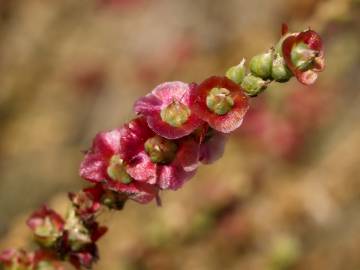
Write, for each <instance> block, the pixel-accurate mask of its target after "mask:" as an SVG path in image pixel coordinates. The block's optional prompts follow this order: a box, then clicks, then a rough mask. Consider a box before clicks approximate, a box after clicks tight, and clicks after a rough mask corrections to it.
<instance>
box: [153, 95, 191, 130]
mask: <svg viewBox="0 0 360 270" xmlns="http://www.w3.org/2000/svg"><path fill="white" fill-rule="evenodd" d="M190 114H191V111H190V109H189V107H188V106H186V105H185V104H183V103H181V102H179V101H173V102H172V103H170V104H169V105H168V106H167V107H166V108H164V109H162V110H161V113H160V116H161V119H162V120H163V121H164V122H166V123H168V124H169V125H170V126H173V127H181V126H182V125H183V124H184V123H185V122H186V121H187V120H188V119H189V117H190Z"/></svg>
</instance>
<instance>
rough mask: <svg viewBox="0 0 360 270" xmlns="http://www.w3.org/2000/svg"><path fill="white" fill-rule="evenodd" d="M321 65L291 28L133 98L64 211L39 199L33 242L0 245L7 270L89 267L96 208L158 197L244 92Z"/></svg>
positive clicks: (309, 34)
mask: <svg viewBox="0 0 360 270" xmlns="http://www.w3.org/2000/svg"><path fill="white" fill-rule="evenodd" d="M323 68H324V52H323V48H322V42H321V39H320V37H319V35H318V34H317V33H316V32H314V31H312V30H306V31H303V32H300V33H289V32H288V29H287V27H286V26H283V31H282V37H281V39H280V41H279V42H278V43H277V45H276V46H274V47H273V48H271V49H270V50H269V51H267V52H265V53H263V54H259V55H257V56H254V57H253V58H252V59H251V60H250V62H249V71H247V70H246V68H245V60H243V61H241V63H240V64H239V65H237V66H234V67H231V68H230V69H229V70H228V71H227V72H226V76H212V77H210V78H208V79H206V80H204V81H203V82H201V83H200V84H196V83H191V84H188V83H184V82H166V83H163V84H160V85H159V86H157V87H155V89H154V90H153V91H152V92H151V93H150V94H148V95H146V96H145V97H142V98H140V99H139V100H138V101H136V103H135V105H134V111H135V112H136V114H137V117H136V118H135V119H133V120H131V121H130V122H128V123H127V124H125V125H123V126H122V127H119V128H116V129H114V130H111V131H105V132H100V133H99V134H97V135H96V137H95V138H94V140H93V144H92V147H91V148H90V150H89V151H87V152H86V154H85V157H84V160H83V161H82V163H81V165H80V176H81V177H82V178H83V179H85V180H87V181H88V182H90V183H92V186H90V187H88V188H85V189H83V190H81V191H80V192H78V193H70V194H69V199H70V201H71V207H70V209H69V210H68V213H67V215H66V217H65V218H64V217H62V216H60V215H59V214H58V213H56V212H55V211H54V210H52V209H49V208H48V207H47V206H43V207H42V208H40V209H39V210H38V211H36V212H34V213H33V214H32V215H31V216H30V217H29V219H28V221H27V225H28V226H29V228H30V229H31V230H32V232H33V235H34V240H35V242H36V243H37V244H38V246H39V249H38V250H36V251H34V252H26V251H24V250H16V249H11V250H6V251H4V252H2V253H0V265H2V267H3V269H5V270H61V269H63V268H62V266H61V264H60V263H59V262H60V261H67V262H70V263H71V264H72V265H73V266H74V267H75V268H77V269H84V268H85V269H91V267H92V265H93V263H94V262H96V260H97V259H98V250H97V245H96V242H97V240H98V239H99V238H100V237H101V236H103V235H104V234H105V233H106V231H107V228H106V227H104V226H100V225H99V224H98V222H97V221H96V216H97V214H98V213H99V211H101V209H102V208H108V209H114V210H121V209H122V208H123V207H124V204H125V203H126V201H127V200H129V199H130V200H133V201H136V202H138V203H141V204H146V203H149V202H151V201H153V200H156V201H157V203H158V204H159V205H160V204H161V201H160V195H159V193H160V191H162V190H169V189H170V190H176V189H179V188H180V187H182V186H183V184H184V183H185V182H186V181H188V180H190V179H191V178H192V177H193V176H194V175H195V173H196V170H197V168H198V167H199V165H200V164H201V163H202V164H211V163H213V162H215V161H216V160H218V159H219V158H220V157H221V156H222V154H223V152H224V147H225V143H226V140H227V138H228V134H229V133H231V132H233V131H234V130H236V129H237V128H239V127H240V125H241V123H242V121H243V119H244V116H245V114H246V112H247V111H248V109H249V103H248V100H249V97H253V96H256V95H258V94H259V93H260V92H262V91H263V90H264V89H265V88H266V87H267V85H268V84H269V83H270V82H272V81H277V82H286V81H288V80H289V79H290V78H291V77H293V76H295V77H296V78H297V79H298V80H299V81H300V82H301V83H304V84H312V83H314V82H315V80H316V78H317V72H319V71H321V70H322V69H323Z"/></svg>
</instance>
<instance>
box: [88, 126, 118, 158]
mask: <svg viewBox="0 0 360 270" xmlns="http://www.w3.org/2000/svg"><path fill="white" fill-rule="evenodd" d="M120 137H121V130H120V129H114V130H111V131H106V132H100V133H98V134H97V135H96V137H95V139H94V141H93V146H92V152H94V153H101V154H103V155H104V156H112V155H113V154H114V153H117V152H118V151H119V149H120Z"/></svg>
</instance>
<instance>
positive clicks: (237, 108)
mask: <svg viewBox="0 0 360 270" xmlns="http://www.w3.org/2000/svg"><path fill="white" fill-rule="evenodd" d="M191 101H192V103H191V109H192V110H193V111H194V113H195V114H196V115H197V116H198V117H199V118H201V119H202V120H204V121H206V122H207V123H208V124H209V126H210V127H212V128H213V129H215V130H217V131H219V132H222V133H229V132H231V131H233V130H235V129H236V128H238V127H239V126H240V125H241V123H242V121H243V118H244V116H245V114H246V112H247V110H248V108H249V104H248V98H247V97H246V95H245V94H244V92H243V90H242V89H241V87H240V86H239V85H237V84H236V83H235V82H233V81H232V80H230V79H228V78H226V77H220V76H213V77H210V78H208V79H206V80H205V81H203V82H202V83H201V84H200V85H199V86H197V87H196V88H194V89H193V91H192V98H191Z"/></svg>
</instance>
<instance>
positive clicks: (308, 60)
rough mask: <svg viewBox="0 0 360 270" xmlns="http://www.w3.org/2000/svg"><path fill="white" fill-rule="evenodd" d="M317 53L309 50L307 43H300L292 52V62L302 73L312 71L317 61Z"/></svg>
mask: <svg viewBox="0 0 360 270" xmlns="http://www.w3.org/2000/svg"><path fill="white" fill-rule="evenodd" d="M316 54H317V53H316V51H314V50H312V49H310V48H309V46H308V45H307V44H305V43H302V42H301V43H299V44H297V45H296V46H294V47H293V48H292V50H291V62H292V63H293V64H294V66H295V67H296V68H298V69H300V70H302V71H306V70H308V69H310V68H311V67H312V65H313V61H314V59H315V57H316V56H317V55H316Z"/></svg>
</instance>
